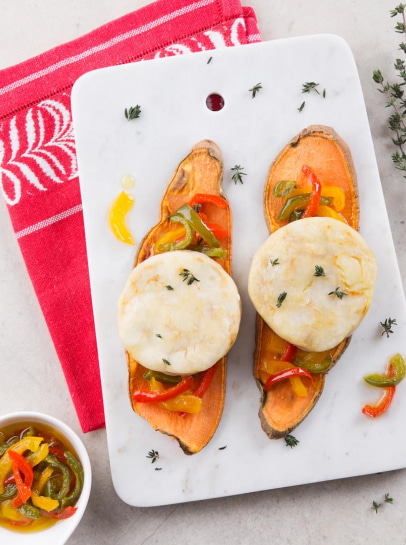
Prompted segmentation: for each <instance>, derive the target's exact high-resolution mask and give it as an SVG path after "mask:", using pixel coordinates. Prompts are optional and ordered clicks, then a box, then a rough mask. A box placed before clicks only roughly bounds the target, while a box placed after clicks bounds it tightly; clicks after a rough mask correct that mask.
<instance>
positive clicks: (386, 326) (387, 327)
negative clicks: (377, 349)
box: [379, 318, 398, 338]
mask: <svg viewBox="0 0 406 545" xmlns="http://www.w3.org/2000/svg"><path fill="white" fill-rule="evenodd" d="M379 323H380V324H381V326H382V327H383V331H382V335H385V333H386V337H388V338H389V336H390V334H391V333H393V331H392V326H393V325H398V324H397V323H396V318H393V319H392V318H386V320H385V321H384V322H379Z"/></svg>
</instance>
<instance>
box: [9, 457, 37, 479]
mask: <svg viewBox="0 0 406 545" xmlns="http://www.w3.org/2000/svg"><path fill="white" fill-rule="evenodd" d="M8 455H9V456H10V460H12V462H13V465H14V466H15V467H16V468H17V469H19V470H20V471H22V472H23V473H24V484H25V485H26V486H28V487H31V486H32V482H33V480H34V471H33V469H32V467H31V466H30V464H29V463H28V462H27V460H26V459H25V458H24V456H22V454H19V453H18V452H15V451H14V450H9V451H8Z"/></svg>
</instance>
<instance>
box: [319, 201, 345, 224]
mask: <svg viewBox="0 0 406 545" xmlns="http://www.w3.org/2000/svg"><path fill="white" fill-rule="evenodd" d="M316 216H318V217H319V218H333V219H335V220H338V221H341V222H342V223H347V225H348V222H347V220H346V219H345V218H344V216H342V215H341V214H340V213H339V212H337V211H336V210H335V209H334V208H331V207H330V206H324V205H321V206H319V207H318V208H317V211H316Z"/></svg>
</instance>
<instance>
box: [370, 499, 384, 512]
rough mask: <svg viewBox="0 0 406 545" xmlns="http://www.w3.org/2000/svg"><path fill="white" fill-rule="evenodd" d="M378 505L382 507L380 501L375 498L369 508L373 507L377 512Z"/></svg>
mask: <svg viewBox="0 0 406 545" xmlns="http://www.w3.org/2000/svg"><path fill="white" fill-rule="evenodd" d="M380 507H382V503H378V502H377V501H375V500H374V501H373V502H372V505H371V509H375V513H378V509H379V508H380Z"/></svg>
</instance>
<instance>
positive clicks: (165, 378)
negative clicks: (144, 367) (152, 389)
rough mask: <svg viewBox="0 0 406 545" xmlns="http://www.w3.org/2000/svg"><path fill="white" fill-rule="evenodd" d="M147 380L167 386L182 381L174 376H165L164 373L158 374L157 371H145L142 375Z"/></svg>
mask: <svg viewBox="0 0 406 545" xmlns="http://www.w3.org/2000/svg"><path fill="white" fill-rule="evenodd" d="M143 377H144V378H146V379H147V380H151V379H152V378H154V379H156V380H158V381H159V382H165V383H167V384H178V382H180V381H181V380H182V377H179V376H175V375H165V373H160V372H159V371H147V372H146V373H144V375H143Z"/></svg>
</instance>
